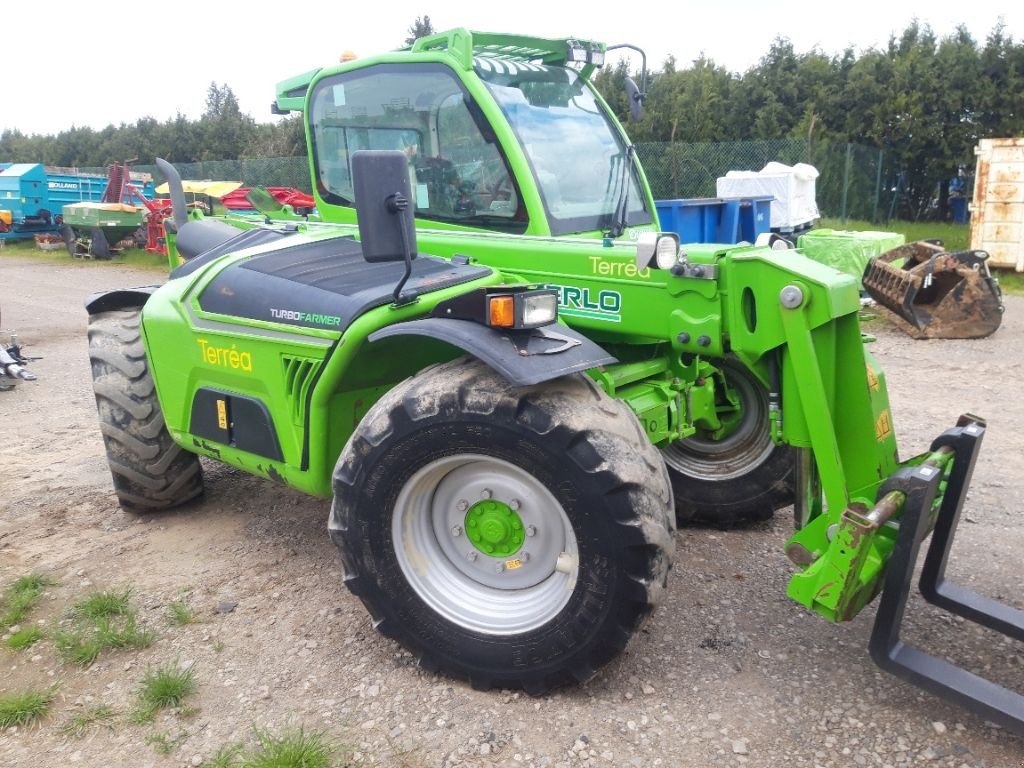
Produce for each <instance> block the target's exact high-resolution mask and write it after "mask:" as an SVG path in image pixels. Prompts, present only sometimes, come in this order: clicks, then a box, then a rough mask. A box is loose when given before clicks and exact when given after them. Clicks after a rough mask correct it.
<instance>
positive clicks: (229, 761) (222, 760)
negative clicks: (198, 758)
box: [199, 744, 242, 768]
mask: <svg viewBox="0 0 1024 768" xmlns="http://www.w3.org/2000/svg"><path fill="white" fill-rule="evenodd" d="M241 759H242V745H241V744H227V745H225V746H223V747H221V748H220V749H218V750H217V754H215V755H214V756H213V757H211V758H210V759H209V760H204V761H203V763H202V764H201V765H200V766H199V768H238V765H239V762H240V761H241Z"/></svg>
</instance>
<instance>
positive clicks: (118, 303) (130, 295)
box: [85, 285, 160, 315]
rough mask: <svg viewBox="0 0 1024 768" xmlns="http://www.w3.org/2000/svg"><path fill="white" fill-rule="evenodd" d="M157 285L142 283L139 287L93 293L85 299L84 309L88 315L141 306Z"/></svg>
mask: <svg viewBox="0 0 1024 768" xmlns="http://www.w3.org/2000/svg"><path fill="white" fill-rule="evenodd" d="M159 287H160V286H159V285H144V286H142V287H140V288H122V289H119V290H116V291H103V292H101V293H94V294H92V295H91V296H89V298H87V299H86V300H85V311H86V312H88V313H89V314H90V315H98V314H99V313H100V312H112V311H114V310H117V309H129V308H132V307H141V306H142V305H143V304H145V303H146V302H147V301H148V300H149V297H150V296H152V295H153V292H154V291H155V290H156V289H157V288H159Z"/></svg>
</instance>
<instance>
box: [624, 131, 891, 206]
mask: <svg viewBox="0 0 1024 768" xmlns="http://www.w3.org/2000/svg"><path fill="white" fill-rule="evenodd" d="M637 155H638V157H639V158H640V162H641V163H642V164H643V167H644V172H645V173H646V174H647V180H648V182H649V183H650V185H651V189H652V191H653V192H654V197H655V199H677V198H693V197H715V196H716V195H717V192H716V180H717V179H718V177H719V176H724V175H725V174H726V173H728V172H729V171H758V170H760V169H761V168H763V167H764V166H765V165H766V164H767V163H769V162H772V161H775V162H779V163H784V164H786V165H795V164H796V163H809V164H811V165H813V166H814V167H815V168H817V169H818V172H819V173H820V176H819V177H818V180H817V185H816V191H817V198H818V207H819V209H820V210H821V213H822V216H827V217H833V218H840V219H843V220H846V219H862V220H866V221H872V222H880V221H886V220H888V218H889V214H890V211H889V202H890V197H891V193H889V192H886V191H885V190H884V187H885V186H886V179H887V173H888V169H887V168H886V167H885V155H884V153H883V151H882V150H880V149H875V148H873V147H864V146H860V145H857V144H846V143H829V142H815V143H813V144H811V145H808V142H806V141H803V140H801V139H777V140H769V141H734V142H721V143H701V144H681V143H674V144H670V143H661V144H638V145H637Z"/></svg>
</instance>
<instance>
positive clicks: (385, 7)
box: [0, 0, 1024, 160]
mask: <svg viewBox="0 0 1024 768" xmlns="http://www.w3.org/2000/svg"><path fill="white" fill-rule="evenodd" d="M4 6H5V9H4V13H3V16H4V23H3V24H2V31H0V53H2V60H3V62H4V67H3V73H4V74H3V80H4V85H3V96H2V97H0V130H2V129H4V128H17V129H19V130H21V131H23V132H24V133H46V134H53V133H57V132H59V131H61V130H64V129H67V128H70V127H71V126H72V125H78V126H90V127H92V128H103V127H104V126H106V125H108V124H110V123H114V124H115V125H116V124H118V123H121V122H128V123H132V122H135V120H137V119H138V118H140V117H144V116H151V117H154V118H156V119H157V120H160V121H164V120H167V119H168V118H171V117H173V116H174V115H175V114H176V113H177V112H179V111H180V112H182V113H183V114H185V115H186V116H187V117H189V118H193V119H194V118H197V117H199V116H200V115H201V114H202V112H203V108H204V104H205V97H206V89H207V86H208V85H209V84H210V82H211V81H216V82H217V83H226V84H227V85H229V86H230V87H231V89H232V90H233V91H234V92H235V94H236V95H237V96H238V98H239V102H240V103H241V106H242V110H243V111H244V112H247V113H248V114H250V115H251V116H252V117H254V118H255V119H256V120H257V121H260V122H265V121H268V120H271V119H272V118H271V116H270V110H269V108H270V102H271V101H272V100H273V98H274V85H275V84H276V83H277V82H278V81H279V80H284V79H286V78H288V77H291V76H292V75H297V74H300V73H302V72H306V71H308V70H310V69H314V68H316V67H321V66H325V65H328V64H331V63H333V62H336V61H337V60H338V57H339V55H340V54H341V52H342V51H346V50H351V51H353V52H355V53H356V54H358V55H360V56H369V55H372V54H375V53H380V52H383V51H386V50H390V49H393V48H396V47H399V46H400V45H401V44H402V41H403V40H404V38H405V36H406V34H407V29H408V27H409V26H410V25H411V24H412V22H413V21H414V20H415V18H416V17H417V16H420V15H423V14H428V15H429V16H430V18H431V21H432V22H433V23H434V28H435V29H437V30H439V31H440V30H443V29H448V28H450V27H456V26H462V27H467V28H469V29H480V30H486V31H492V32H515V33H521V34H531V35H538V36H551V37H568V36H575V37H580V38H586V39H594V40H599V41H603V42H605V43H608V44H614V43H632V44H634V45H637V46H640V47H641V48H644V49H645V50H646V52H647V56H648V61H649V63H650V64H651V66H652V67H654V68H657V67H658V66H659V65H660V64H661V62H663V61H664V59H665V57H666V56H668V55H669V54H673V55H675V57H676V59H677V60H678V61H679V62H680V65H686V64H688V63H689V62H690V61H691V60H693V59H694V58H695V57H696V56H698V55H699V54H700V53H701V52H703V53H704V54H705V55H707V56H708V57H709V58H711V59H713V60H714V61H715V62H716V63H718V64H720V65H722V66H725V67H727V68H728V69H730V70H732V71H734V72H743V71H745V70H746V69H748V68H749V67H751V66H753V65H754V64H756V63H757V61H758V59H760V58H761V56H763V55H764V54H765V52H766V51H767V50H768V46H769V44H770V43H771V41H772V39H773V38H775V37H776V36H778V35H783V36H787V37H789V38H790V39H791V40H792V41H793V44H794V46H795V47H796V50H797V51H798V52H805V51H809V50H811V49H813V48H817V49H819V50H821V51H823V52H825V53H827V54H835V53H839V52H841V51H842V50H844V49H845V48H846V47H848V46H851V45H852V46H853V47H854V48H855V49H856V50H857V51H858V52H861V51H864V50H866V49H868V48H871V47H880V46H884V45H885V44H886V42H887V41H888V39H889V35H890V34H891V33H892V32H900V31H902V30H903V29H904V28H905V27H906V25H907V24H908V23H909V22H910V21H911V19H913V18H915V17H916V18H917V19H919V20H920V21H921V22H923V23H927V24H929V25H930V26H931V28H932V29H933V30H934V31H935V33H936V34H937V35H939V36H940V37H942V36H945V35H947V34H949V33H950V32H952V30H953V29H954V28H955V27H956V25H958V24H961V23H963V24H966V25H967V27H968V29H969V30H970V31H971V34H972V35H973V36H974V38H975V39H976V40H978V41H984V39H985V37H986V36H987V35H988V33H989V32H990V31H991V30H992V28H993V26H994V25H995V24H996V22H997V21H998V19H999V18H1000V17H1002V18H1003V20H1004V22H1005V24H1006V32H1007V34H1009V35H1012V36H1013V38H1014V39H1015V40H1020V39H1021V38H1024V3H1021V2H1020V1H1019V0H1017V1H1016V2H1012V3H1011V2H1009V1H1008V0H1003V1H1002V2H999V1H998V0H997V2H987V3H984V4H983V5H981V6H975V5H973V3H969V2H964V1H963V0H960V1H958V2H951V1H950V0H931V1H930V2H927V1H923V0H913V1H912V2H900V0H890V1H889V2H882V1H881V0H854V2H843V3H828V2H820V0H819V2H816V3H804V2H793V1H792V0H760V1H759V2H750V1H749V0H718V2H714V0H704V2H700V3H690V2H682V1H681V0H675V1H674V2H667V3H664V4H657V5H655V4H640V3H635V2H622V3H618V4H612V3H608V2H607V0H605V1H604V2H594V3H580V2H569V1H568V0H546V1H544V2H539V1H538V0H512V1H511V2H487V1H486V0H484V1H483V2H474V3H469V2H461V3H458V4H456V3H454V2H452V1H451V0H446V1H445V0H443V1H442V2H434V3H430V2H428V0H416V1H415V2H413V1H412V0H390V2H361V1H360V0H356V1H355V2H345V1H344V0H334V2H320V1H319V0H302V1H301V2H292V3H280V4H279V3H245V2H230V3H228V2H216V0H211V1H210V2H203V3H180V2H172V3H159V2H158V3H153V2H148V3H147V2H145V0H143V2H139V3H124V2H119V3H110V2H105V1H104V0H73V1H72V2H66V1H65V0H56V1H53V0H51V2H49V3H47V4H46V6H45V11H41V7H40V6H35V5H33V4H31V3H29V2H26V0H6V2H5V3H4ZM460 6H461V7H460ZM615 8H619V9H620V10H613V9H615ZM289 11H291V12H292V15H289ZM0 160H3V158H0Z"/></svg>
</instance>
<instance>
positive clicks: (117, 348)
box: [89, 307, 203, 512]
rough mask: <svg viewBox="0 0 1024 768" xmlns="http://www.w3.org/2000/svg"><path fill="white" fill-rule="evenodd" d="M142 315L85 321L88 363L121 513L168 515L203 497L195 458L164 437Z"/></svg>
mask: <svg viewBox="0 0 1024 768" xmlns="http://www.w3.org/2000/svg"><path fill="white" fill-rule="evenodd" d="M141 317H142V309H141V308H139V307H136V308H133V309H124V310H117V311H113V312H101V313H99V314H96V315H92V316H91V317H90V318H89V360H90V362H91V363H92V387H93V392H94V393H95V395H96V410H97V411H98V413H99V419H100V430H101V431H102V432H103V443H104V445H105V447H106V449H107V462H108V464H109V465H110V473H111V475H112V476H113V480H114V490H115V491H116V492H117V498H118V500H119V501H120V502H121V507H122V508H123V509H125V510H127V511H129V512H156V511H159V510H164V509H170V508H171V507H176V506H178V505H179V504H184V503H185V502H187V501H191V500H192V499H194V498H196V497H198V496H200V495H201V494H202V493H203V472H202V468H201V467H200V465H199V457H198V456H196V455H195V454H194V453H189V452H188V451H186V450H184V449H183V448H181V447H180V446H179V445H177V444H176V443H175V442H174V441H173V440H172V439H171V436H170V434H169V433H168V432H167V426H166V424H165V423H164V415H163V411H161V410H160V402H159V400H157V394H156V386H155V385H154V382H153V375H152V374H151V373H150V370H149V361H148V360H147V358H146V350H145V347H144V346H143V343H142V327H141Z"/></svg>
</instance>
